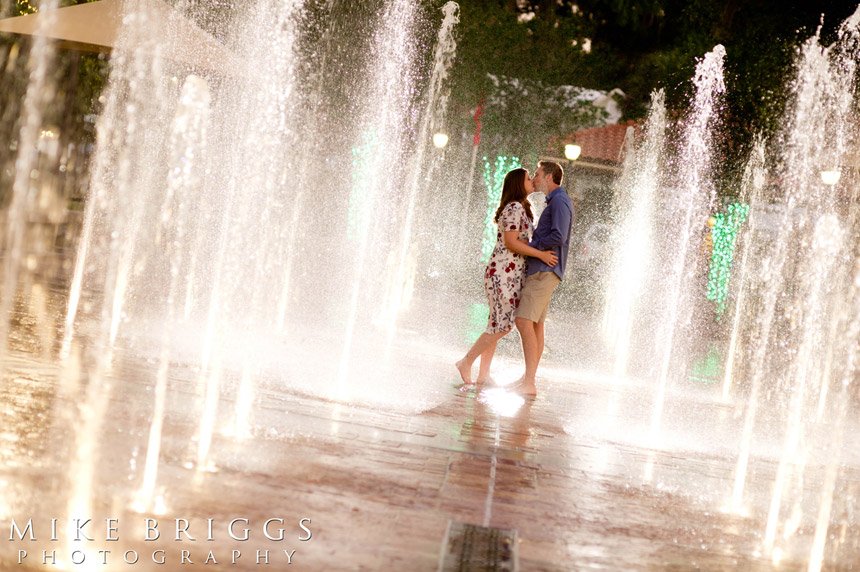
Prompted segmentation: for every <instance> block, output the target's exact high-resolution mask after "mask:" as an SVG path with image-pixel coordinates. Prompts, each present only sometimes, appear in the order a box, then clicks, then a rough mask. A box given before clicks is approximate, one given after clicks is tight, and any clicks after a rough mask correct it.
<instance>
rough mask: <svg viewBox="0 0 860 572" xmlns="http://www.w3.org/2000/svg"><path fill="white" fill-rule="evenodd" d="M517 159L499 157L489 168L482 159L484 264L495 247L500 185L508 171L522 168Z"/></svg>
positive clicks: (482, 257) (500, 195) (482, 248)
mask: <svg viewBox="0 0 860 572" xmlns="http://www.w3.org/2000/svg"><path fill="white" fill-rule="evenodd" d="M522 166H523V165H522V163H520V160H519V158H518V157H507V156H505V155H499V156H498V157H496V164H495V165H494V166H493V167H490V161H489V160H488V159H487V158H486V157H484V184H485V185H486V186H487V216H486V217H484V238H483V240H482V241H481V262H483V263H484V264H486V263H487V262H488V261H489V260H490V256H492V254H493V249H494V248H495V247H496V232H497V231H498V229H497V227H496V221H495V216H496V209H498V208H499V200H500V199H501V198H502V185H503V184H504V182H505V175H507V174H508V172H509V171H511V170H513V169H516V168H518V167H522Z"/></svg>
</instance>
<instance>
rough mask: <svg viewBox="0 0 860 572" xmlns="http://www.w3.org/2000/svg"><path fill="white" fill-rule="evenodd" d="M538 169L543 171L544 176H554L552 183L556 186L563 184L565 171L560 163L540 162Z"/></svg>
mask: <svg viewBox="0 0 860 572" xmlns="http://www.w3.org/2000/svg"><path fill="white" fill-rule="evenodd" d="M538 169H540V170H541V171H543V173H544V175H547V174H548V175H552V182H553V183H555V184H556V185H560V184H561V179H562V178H563V177H564V171H562V169H561V165H559V164H558V163H555V162H553V161H539V162H538Z"/></svg>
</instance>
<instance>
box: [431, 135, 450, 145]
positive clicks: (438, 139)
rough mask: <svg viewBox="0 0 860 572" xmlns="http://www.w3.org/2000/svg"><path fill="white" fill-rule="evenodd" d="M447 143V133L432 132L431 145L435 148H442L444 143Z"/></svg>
mask: <svg viewBox="0 0 860 572" xmlns="http://www.w3.org/2000/svg"><path fill="white" fill-rule="evenodd" d="M447 144H448V135H447V134H445V133H434V134H433V145H434V146H435V147H436V148H437V149H444V148H445V145H447Z"/></svg>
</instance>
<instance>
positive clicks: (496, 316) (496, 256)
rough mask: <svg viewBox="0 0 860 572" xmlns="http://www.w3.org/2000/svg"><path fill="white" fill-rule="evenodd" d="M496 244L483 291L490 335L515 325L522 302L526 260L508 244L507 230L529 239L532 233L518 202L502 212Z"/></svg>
mask: <svg viewBox="0 0 860 572" xmlns="http://www.w3.org/2000/svg"><path fill="white" fill-rule="evenodd" d="M498 227H499V230H498V232H497V233H496V247H495V249H493V254H492V256H491V257H490V262H489V263H488V264H487V270H486V271H485V272H484V290H486V292H487V301H488V302H489V305H490V318H489V320H488V321H487V330H486V332H487V333H488V334H497V333H499V332H507V331H508V330H510V329H511V328H513V327H514V311H515V310H516V309H517V306H519V305H520V291H521V290H522V289H523V281H524V280H525V274H526V259H525V257H524V256H521V255H519V254H516V253H514V252H512V251H510V250H508V248H507V247H506V246H505V239H504V233H505V232H506V231H510V230H518V231H519V232H520V234H519V235H518V238H519V239H520V240H522V241H525V242H528V241H529V240H531V236H532V231H533V227H532V221H530V220H529V217H528V215H527V214H526V209H525V207H523V205H522V204H520V203H518V202H513V203H508V204H507V206H505V208H504V209H503V210H502V214H501V215H499V222H498Z"/></svg>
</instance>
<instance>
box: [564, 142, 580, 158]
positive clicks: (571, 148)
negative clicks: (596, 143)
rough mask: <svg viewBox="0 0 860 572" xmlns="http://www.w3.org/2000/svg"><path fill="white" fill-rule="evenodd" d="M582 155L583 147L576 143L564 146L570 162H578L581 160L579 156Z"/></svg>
mask: <svg viewBox="0 0 860 572" xmlns="http://www.w3.org/2000/svg"><path fill="white" fill-rule="evenodd" d="M581 153H582V147H580V146H579V145H577V144H575V143H570V144H568V145H565V146H564V156H565V157H567V159H568V160H569V161H576V160H577V159H579V155H580V154H581Z"/></svg>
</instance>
